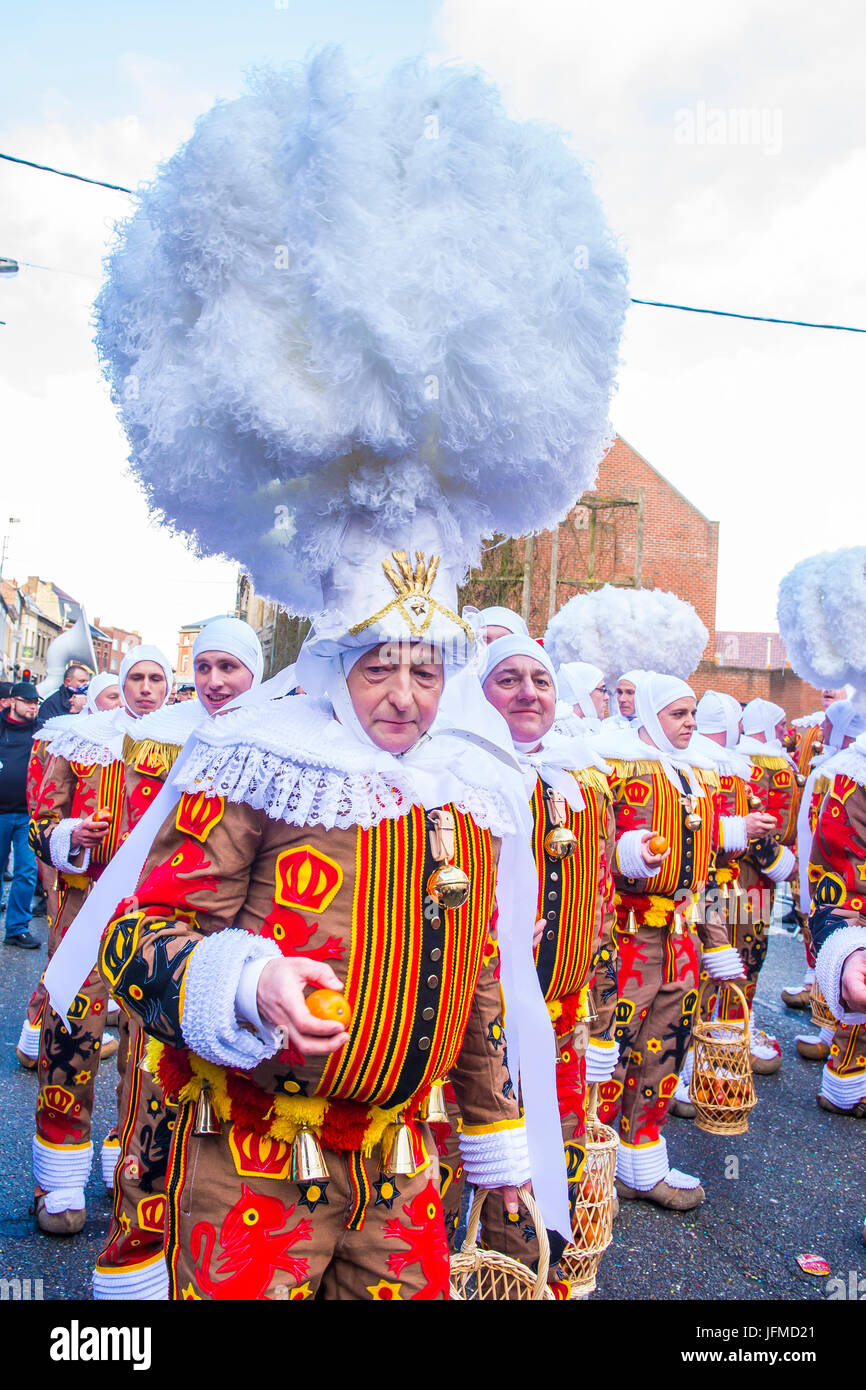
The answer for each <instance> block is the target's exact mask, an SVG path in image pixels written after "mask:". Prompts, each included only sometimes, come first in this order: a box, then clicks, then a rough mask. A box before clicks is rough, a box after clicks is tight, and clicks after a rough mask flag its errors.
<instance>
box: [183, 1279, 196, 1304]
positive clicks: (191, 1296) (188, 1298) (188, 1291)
mask: <svg viewBox="0 0 866 1390" xmlns="http://www.w3.org/2000/svg"><path fill="white" fill-rule="evenodd" d="M180 1296H181V1298H182V1299H183V1301H184V1303H192V1302H195V1303H201V1294H198V1293H196V1291H195V1289H194V1288H193V1286H192V1280H190V1281H189V1283H188V1284H187V1286H186V1288H185V1289H181V1292H180Z"/></svg>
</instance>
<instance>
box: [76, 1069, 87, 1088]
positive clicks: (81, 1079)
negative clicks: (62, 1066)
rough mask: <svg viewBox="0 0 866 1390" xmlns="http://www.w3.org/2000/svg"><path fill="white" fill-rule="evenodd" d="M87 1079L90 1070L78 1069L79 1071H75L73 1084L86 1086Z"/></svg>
mask: <svg viewBox="0 0 866 1390" xmlns="http://www.w3.org/2000/svg"><path fill="white" fill-rule="evenodd" d="M89 1080H90V1072H89V1071H79V1072H76V1073H75V1084H76V1086H86V1085H87V1083H88V1081H89Z"/></svg>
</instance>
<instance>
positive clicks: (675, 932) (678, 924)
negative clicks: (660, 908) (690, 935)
mask: <svg viewBox="0 0 866 1390" xmlns="http://www.w3.org/2000/svg"><path fill="white" fill-rule="evenodd" d="M682 935H683V917H682V913H681V912H675V913H674V924H673V926H672V927H671V936H682Z"/></svg>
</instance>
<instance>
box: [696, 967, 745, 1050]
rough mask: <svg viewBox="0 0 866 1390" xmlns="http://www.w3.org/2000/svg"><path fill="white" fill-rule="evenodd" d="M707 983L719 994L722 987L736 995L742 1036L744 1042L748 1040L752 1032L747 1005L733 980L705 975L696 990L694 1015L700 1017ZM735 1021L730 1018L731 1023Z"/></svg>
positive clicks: (743, 995)
mask: <svg viewBox="0 0 866 1390" xmlns="http://www.w3.org/2000/svg"><path fill="white" fill-rule="evenodd" d="M709 985H715V986H716V988H717V989H718V992H719V994H721V992H722V990H723V989H732V990H733V991H734V994H736V995H737V997H738V999H739V1001H740V1005H741V1007H742V1010H743V1037H744V1038H745V1040H746V1042H750V1040H751V1036H752V1033H751V1029H750V1027H749V1006H748V1004H747V1003H746V996H745V994H744V993H743V991H742V990H741V989H740V986H739V985H735V984H734V982H733V980H711V979H710V977H709V976H707V978H706V979H705V980H704V983H703V984H702V985H701V987H700V989H699V990H698V1002H697V1003H696V1004H695V1012H694V1017H695V1018H700V1016H701V1005H702V1004H703V1002H704V992H705V991H706V989H707V987H708V986H709ZM736 1021H737V1020H736V1019H732V1020H731V1022H732V1023H736Z"/></svg>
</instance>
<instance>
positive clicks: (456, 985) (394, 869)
mask: <svg viewBox="0 0 866 1390" xmlns="http://www.w3.org/2000/svg"><path fill="white" fill-rule="evenodd" d="M447 809H449V810H450V811H451V812H452V814H453V815H454V823H455V831H456V853H455V859H454V862H455V863H456V864H457V865H458V866H459V867H460V868H462V869H464V871H465V872H466V873H467V874H468V875H469V878H470V880H471V884H472V887H471V891H470V894H469V898H468V899H467V901H466V903H465V904H464V905H463V907H461V908H460V909H458V910H457V911H449V912H446V911H444V910H441V911H440V912H439V918H440V922H441V925H440V928H439V930H438V931H435V932H434V931H433V929H432V926H431V924H430V922H429V921H428V920H425V917H424V905H425V901H426V900H427V883H426V878H427V877H428V876H429V873H430V872H431V871H432V869H433V867H434V864H433V861H432V860H431V859H429V858H428V857H427V827H426V824H425V816H424V812H423V810H422V809H421V808H419V807H417V806H413V807H412V809H411V810H410V811H409V814H408V815H406V816H401V817H400V818H399V819H398V820H385V821H382V822H381V823H380V824H379V825H378V826H375V827H373V828H372V829H369V830H362V829H360V828H359V829H358V831H357V841H356V852H355V893H354V904H353V911H352V940H351V946H350V955H349V966H348V971H347V974H346V984H345V991H344V992H345V995H346V998H347V1000H348V1002H349V1006H350V1008H351V1009H352V1023H351V1027H350V1038H349V1042H348V1043H347V1044H346V1046H345V1048H343V1049H342V1050H341V1051H340V1052H338V1053H336V1054H334V1055H333V1056H332V1057H330V1058H329V1059H328V1060H327V1062H326V1064H325V1067H324V1069H323V1072H322V1075H321V1077H320V1078H319V1081H318V1084H317V1086H316V1091H315V1093H316V1094H317V1095H328V1096H331V1097H333V1098H339V1099H341V1100H356V1101H361V1102H364V1103H366V1104H371V1105H387V1104H388V1103H389V1101H390V1099H391V1098H392V1097H393V1096H394V1095H395V1094H397V1093H399V1091H400V1087H399V1084H398V1083H399V1079H400V1075H401V1072H402V1070H403V1068H404V1065H405V1063H406V1061H407V1057H408V1055H409V1051H410V1048H411V1047H412V1043H413V1037H414V1033H415V1031H416V1030H417V1025H416V1014H417V1004H418V986H419V979H420V978H422V977H426V975H427V973H428V971H430V972H432V973H435V974H436V975H437V977H438V978H439V981H440V987H439V994H438V1007H437V1010H436V1016H435V1018H434V1019H433V1020H431V1021H430V1022H429V1023H423V1024H422V1025H421V1026H422V1028H423V1031H424V1033H425V1035H426V1036H428V1037H429V1038H430V1047H429V1049H428V1050H427V1052H426V1054H425V1065H424V1068H423V1074H422V1077H421V1081H420V1082H419V1084H418V1085H417V1086H414V1085H413V1087H412V1090H413V1092H414V1091H417V1090H420V1089H422V1087H423V1086H425V1085H427V1084H428V1083H429V1082H433V1081H435V1080H436V1079H437V1077H440V1076H442V1075H443V1074H444V1073H445V1072H447V1070H448V1068H449V1067H450V1066H451V1065H452V1064H453V1062H454V1060H455V1059H456V1056H457V1053H458V1052H459V1049H460V1046H461V1044H462V1041H463V1033H464V1031H465V1027H466V1021H467V1019H468V1016H469V1009H470V1006H471V1003H472V996H473V994H474V991H475V985H476V983H477V980H478V974H479V971H480V969H481V962H482V958H483V952H484V945H485V941H486V938H487V928H488V923H489V920H490V914H491V910H492V904H493V890H494V878H495V875H494V870H493V857H492V841H491V836H490V833H489V832H488V831H482V830H479V829H478V827H477V826H476V825H475V823H474V822H473V821H472V820H471V819H470V818H469V817H468V816H464V815H461V814H460V813H459V812H458V811H456V810H454V808H453V807H448V808H447ZM431 948H438V949H440V950H441V952H442V956H441V959H439V960H438V961H437V963H436V964H435V965H431V962H430V949H431Z"/></svg>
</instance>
